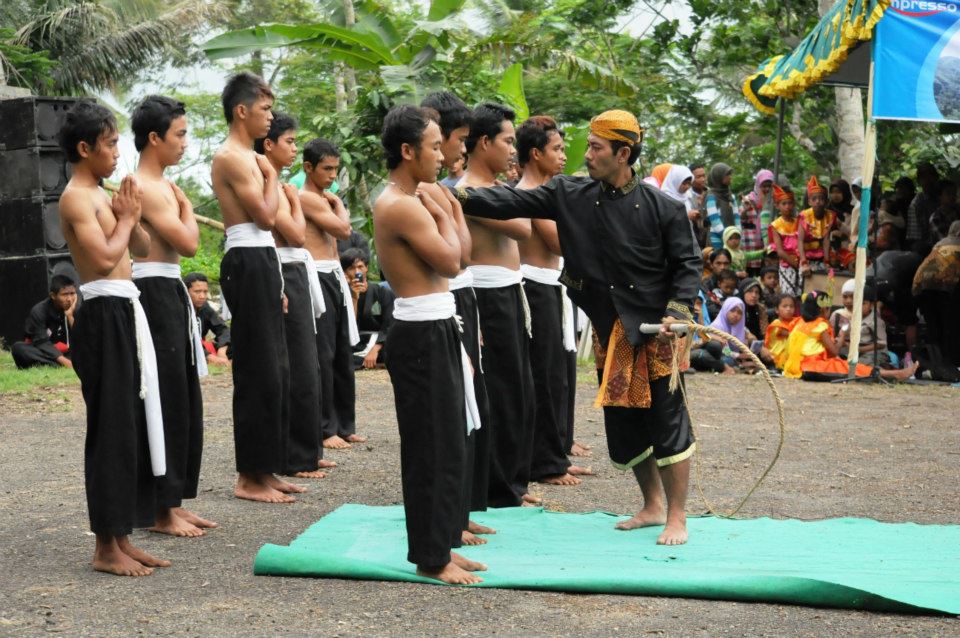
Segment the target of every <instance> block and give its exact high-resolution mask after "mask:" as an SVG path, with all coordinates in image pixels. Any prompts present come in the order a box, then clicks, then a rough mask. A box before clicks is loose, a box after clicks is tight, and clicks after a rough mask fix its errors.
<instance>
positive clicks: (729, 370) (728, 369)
mask: <svg viewBox="0 0 960 638" xmlns="http://www.w3.org/2000/svg"><path fill="white" fill-rule="evenodd" d="M736 373H737V371H736V370H734V369H733V368H731V367H730V366H728V365H726V364H724V366H723V374H736Z"/></svg>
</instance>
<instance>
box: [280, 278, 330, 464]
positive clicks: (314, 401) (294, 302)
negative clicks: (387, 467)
mask: <svg viewBox="0 0 960 638" xmlns="http://www.w3.org/2000/svg"><path fill="white" fill-rule="evenodd" d="M283 289H284V292H285V293H286V295H287V314H285V315H283V325H284V328H285V331H286V337H287V358H288V359H289V361H290V425H289V429H290V440H289V443H288V445H287V462H286V466H285V468H284V473H285V474H295V473H296V472H312V471H314V470H316V469H317V459H319V458H321V457H322V456H323V446H322V445H320V403H321V401H320V363H319V360H318V358H317V336H316V334H315V333H314V329H313V325H314V324H313V301H312V300H311V299H310V280H309V279H308V273H307V267H306V265H304V264H299V263H291V264H283Z"/></svg>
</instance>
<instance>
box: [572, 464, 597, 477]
mask: <svg viewBox="0 0 960 638" xmlns="http://www.w3.org/2000/svg"><path fill="white" fill-rule="evenodd" d="M567 474H573V475H574V476H593V468H592V467H580V466H579V465H571V466H570V467H568V468H567Z"/></svg>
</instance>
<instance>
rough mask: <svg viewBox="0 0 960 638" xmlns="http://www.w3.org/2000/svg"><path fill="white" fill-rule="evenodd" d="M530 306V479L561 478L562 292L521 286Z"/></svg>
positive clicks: (564, 394)
mask: <svg viewBox="0 0 960 638" xmlns="http://www.w3.org/2000/svg"><path fill="white" fill-rule="evenodd" d="M524 290H525V292H526V293H527V300H528V301H529V302H530V314H531V316H532V327H533V339H531V341H530V366H531V369H532V370H533V386H534V390H535V394H536V401H537V409H536V421H535V425H534V430H533V456H532V460H531V463H530V477H531V478H532V479H533V480H535V481H536V480H540V479H542V478H545V477H548V476H556V475H558V474H565V473H566V471H567V468H569V467H570V460H569V459H567V449H568V448H567V447H566V446H565V445H564V443H565V439H566V438H567V429H568V427H569V414H568V412H569V409H570V408H569V396H570V392H571V387H570V380H569V369H568V360H569V357H567V354H568V353H567V351H566V350H564V348H563V302H562V295H563V288H561V287H559V286H548V285H546V284H540V283H537V282H535V281H530V280H527V281H525V282H524Z"/></svg>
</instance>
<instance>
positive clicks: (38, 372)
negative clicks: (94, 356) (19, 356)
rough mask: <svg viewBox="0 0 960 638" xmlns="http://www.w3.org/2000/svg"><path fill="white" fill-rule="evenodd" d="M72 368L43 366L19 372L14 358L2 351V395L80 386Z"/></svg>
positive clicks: (0, 387) (0, 353) (0, 361)
mask: <svg viewBox="0 0 960 638" xmlns="http://www.w3.org/2000/svg"><path fill="white" fill-rule="evenodd" d="M79 384H80V379H78V378H77V375H76V373H75V372H74V371H73V370H71V369H70V368H60V367H56V368H54V367H51V366H43V367H36V368H28V369H26V370H17V366H16V365H14V363H13V357H12V356H10V353H9V352H7V351H6V350H0V394H26V393H29V392H31V391H34V390H37V389H39V388H53V387H59V386H70V385H79Z"/></svg>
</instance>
